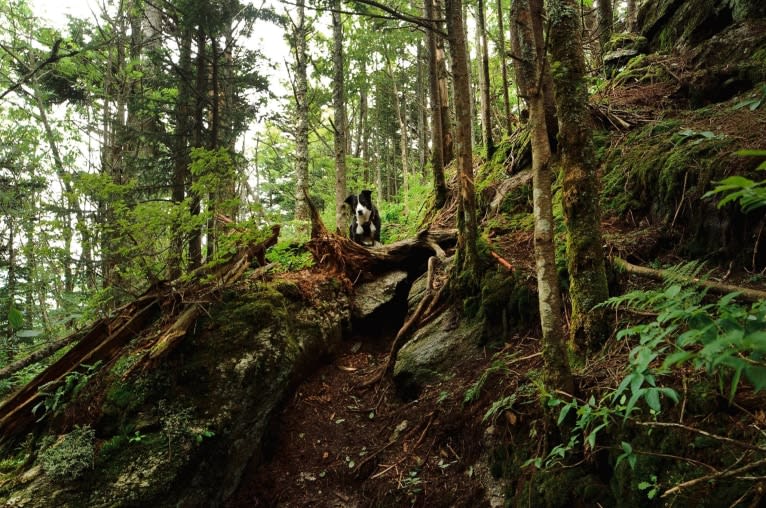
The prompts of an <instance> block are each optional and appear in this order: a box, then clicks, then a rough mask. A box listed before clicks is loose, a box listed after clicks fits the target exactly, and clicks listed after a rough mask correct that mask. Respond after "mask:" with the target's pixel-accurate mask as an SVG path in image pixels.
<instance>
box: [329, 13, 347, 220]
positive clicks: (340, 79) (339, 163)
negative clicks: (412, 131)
mask: <svg viewBox="0 0 766 508" xmlns="http://www.w3.org/2000/svg"><path fill="white" fill-rule="evenodd" d="M332 9H333V10H332V34H333V54H332V67H333V91H332V104H333V109H334V115H335V116H334V124H335V225H336V228H337V229H338V230H339V231H341V232H342V233H345V232H346V231H347V230H348V222H349V219H348V212H347V211H346V208H345V200H346V196H347V195H348V192H347V190H346V90H345V81H344V63H343V22H342V20H341V16H340V0H333V2H332Z"/></svg>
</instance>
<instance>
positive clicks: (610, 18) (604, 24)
mask: <svg viewBox="0 0 766 508" xmlns="http://www.w3.org/2000/svg"><path fill="white" fill-rule="evenodd" d="M613 29H614V9H613V8H612V0H598V40H599V43H600V45H601V58H604V52H605V51H606V46H607V43H608V42H609V39H611V38H612V31H613Z"/></svg>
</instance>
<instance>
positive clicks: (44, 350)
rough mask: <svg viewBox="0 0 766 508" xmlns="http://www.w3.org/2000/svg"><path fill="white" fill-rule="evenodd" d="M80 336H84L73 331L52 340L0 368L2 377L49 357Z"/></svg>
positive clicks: (0, 376)
mask: <svg viewBox="0 0 766 508" xmlns="http://www.w3.org/2000/svg"><path fill="white" fill-rule="evenodd" d="M80 337H82V334H80V333H73V334H72V335H70V336H69V337H65V338H63V339H61V340H57V341H55V342H52V343H50V344H48V345H47V346H44V347H41V348H40V349H38V350H37V351H35V352H34V353H32V354H30V355H29V356H26V357H24V358H22V359H21V360H18V361H16V362H13V363H12V364H10V365H8V366H7V367H4V368H2V369H0V379H5V378H7V377H10V376H12V375H14V374H15V373H17V372H18V371H20V370H21V369H23V368H25V367H29V366H30V365H32V364H33V363H37V362H39V361H40V360H42V359H44V358H48V357H49V356H51V355H52V354H53V353H55V352H56V351H58V350H59V349H61V348H63V347H65V346H67V345H69V344H71V343H72V342H74V341H76V340H77V339H79V338H80Z"/></svg>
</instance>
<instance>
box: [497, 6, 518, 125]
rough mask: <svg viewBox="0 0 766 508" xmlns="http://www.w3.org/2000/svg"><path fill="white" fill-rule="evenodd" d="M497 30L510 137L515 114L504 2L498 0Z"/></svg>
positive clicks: (506, 122) (506, 119)
mask: <svg viewBox="0 0 766 508" xmlns="http://www.w3.org/2000/svg"><path fill="white" fill-rule="evenodd" d="M497 29H498V33H499V36H498V53H499V55H498V56H499V57H500V69H501V70H502V76H503V105H504V106H505V131H506V133H507V134H508V135H510V134H511V133H512V132H513V118H514V117H513V114H512V113H511V97H510V92H509V89H510V83H509V82H508V66H507V65H506V53H505V28H504V27H503V0H497Z"/></svg>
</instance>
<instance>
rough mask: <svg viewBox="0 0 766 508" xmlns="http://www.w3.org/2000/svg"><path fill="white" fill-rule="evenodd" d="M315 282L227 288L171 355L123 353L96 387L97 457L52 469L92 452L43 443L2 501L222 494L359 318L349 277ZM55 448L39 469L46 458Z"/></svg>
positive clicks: (28, 503) (164, 501)
mask: <svg viewBox="0 0 766 508" xmlns="http://www.w3.org/2000/svg"><path fill="white" fill-rule="evenodd" d="M312 284H313V286H312V287H311V288H304V287H301V289H303V290H304V291H309V292H311V295H309V297H308V298H301V297H300V295H305V293H302V292H301V291H298V290H297V286H296V285H295V284H290V283H277V284H266V283H253V282H250V283H248V284H247V285H243V286H241V287H239V288H238V289H237V290H230V291H227V292H226V293H225V294H224V295H223V298H222V300H221V301H220V302H218V303H217V304H215V305H213V306H212V307H211V308H210V309H209V311H208V315H207V317H206V318H204V319H202V320H200V321H199V322H198V323H197V324H196V326H195V327H194V331H193V332H190V336H188V337H187V338H186V339H185V341H184V342H183V343H182V345H181V346H180V347H178V348H177V349H176V350H174V351H173V352H172V353H171V354H170V355H169V356H168V357H167V358H166V359H165V360H164V361H163V363H161V364H159V365H156V366H154V368H153V369H151V370H149V371H148V372H143V373H134V374H133V375H128V376H127V377H126V378H125V377H124V373H125V372H127V371H128V370H129V366H130V364H131V362H132V360H130V359H123V360H120V361H118V362H117V363H116V364H115V366H114V367H112V369H111V370H110V373H109V375H108V376H106V378H105V379H103V380H102V382H104V383H106V386H105V388H104V393H105V396H104V397H101V398H96V399H94V400H96V401H100V402H101V403H102V405H103V407H102V411H101V416H100V418H98V420H97V421H95V422H94V425H93V428H94V429H95V430H96V432H95V447H94V448H91V453H92V454H93V456H92V459H91V460H92V461H93V462H92V463H93V464H94V465H95V467H93V468H92V469H91V468H80V469H78V470H77V474H76V475H69V476H66V477H63V476H61V475H55V474H51V473H50V471H54V470H55V471H59V470H63V469H62V468H63V466H64V465H66V464H68V463H70V462H72V461H73V460H75V459H77V464H82V463H83V460H82V453H80V454H79V455H72V457H69V458H67V457H65V456H61V455H62V454H64V455H66V454H65V452H66V451H67V450H66V449H65V447H64V446H63V445H62V444H58V445H56V446H53V447H49V449H50V450H53V451H51V452H48V453H47V455H46V454H38V452H36V451H34V450H33V451H31V452H30V454H29V455H28V457H30V458H32V457H34V456H35V455H36V454H38V460H37V461H28V464H27V466H26V467H24V468H23V469H22V471H20V472H18V473H17V474H16V475H15V476H14V477H13V478H12V479H10V481H6V483H5V484H4V486H3V488H2V490H0V504H3V505H4V506H18V507H48V506H60V507H73V508H74V507H82V506H154V507H163V506H215V505H220V504H222V502H223V500H224V499H225V498H226V497H227V496H228V495H229V494H231V493H232V492H233V491H234V489H235V488H236V487H237V485H238V483H239V478H240V476H241V474H242V471H243V470H244V468H245V466H246V465H247V464H248V463H250V462H251V461H253V460H255V461H257V460H258V457H259V451H260V449H261V445H262V439H263V436H264V431H265V430H266V428H267V425H268V423H269V420H270V418H271V415H272V413H273V412H274V410H275V409H276V408H277V407H278V406H279V404H280V403H281V401H282V399H283V398H284V396H285V395H286V394H287V393H288V390H289V389H290V388H291V387H292V386H293V385H294V383H295V382H296V381H298V380H299V379H301V378H302V377H303V376H305V375H306V373H307V371H308V369H309V368H310V367H313V366H314V365H315V364H316V363H317V362H318V361H320V360H321V358H322V357H324V356H327V355H328V354H330V353H332V352H333V351H334V349H335V348H336V347H337V346H338V345H339V343H340V341H341V339H342V336H343V333H344V331H345V329H346V328H347V327H348V324H349V323H350V309H351V306H350V299H349V297H348V295H347V294H345V292H344V291H343V289H342V286H341V285H339V284H335V283H333V282H332V281H328V280H324V281H319V282H316V281H315V282H313V283H312ZM286 295H289V296H286ZM49 441H50V440H48V442H49ZM60 442H61V443H67V442H68V441H66V440H65V439H62V440H60ZM37 446H38V447H39V446H40V445H37ZM81 448H82V447H79V448H78V450H79V451H80V452H81V451H82V449H81ZM93 450H95V453H93ZM54 451H55V453H54ZM46 456H47V457H48V458H47V459H45V463H44V464H43V466H44V467H43V471H40V469H39V468H37V467H36V463H37V462H40V461H41V460H43V458H45V457H46ZM69 459H72V460H69ZM59 466H61V467H59ZM31 471H37V473H36V474H30V472H31Z"/></svg>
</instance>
